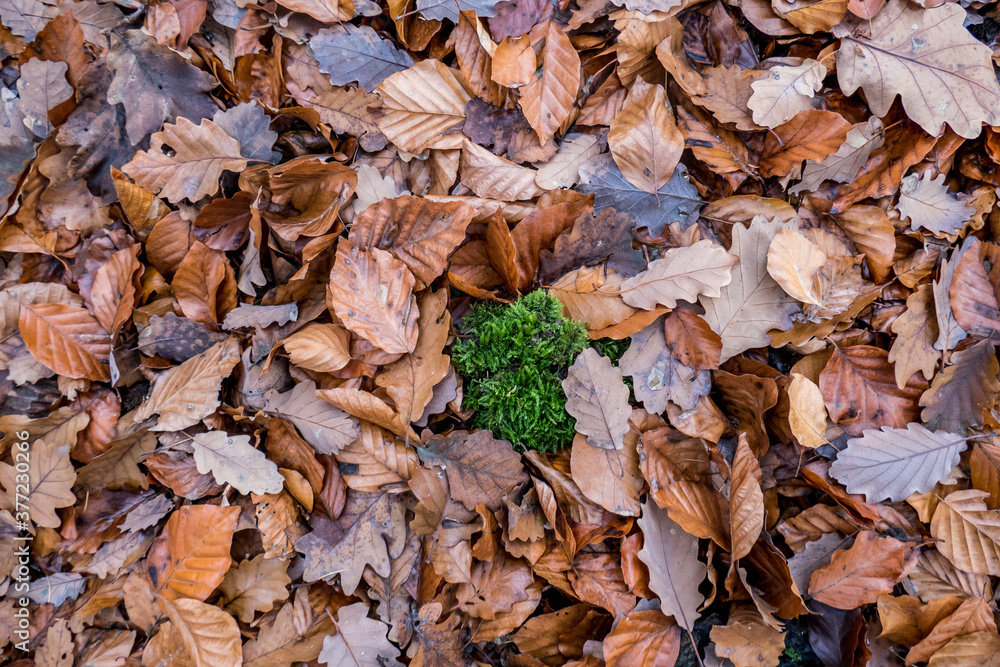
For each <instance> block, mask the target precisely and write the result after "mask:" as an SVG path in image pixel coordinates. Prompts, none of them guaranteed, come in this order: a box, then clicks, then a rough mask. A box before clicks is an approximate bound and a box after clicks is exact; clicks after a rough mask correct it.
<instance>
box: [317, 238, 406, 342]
mask: <svg viewBox="0 0 1000 667" xmlns="http://www.w3.org/2000/svg"><path fill="white" fill-rule="evenodd" d="M415 282H416V279H415V278H414V277H413V274H412V273H411V272H410V270H409V269H408V268H406V265H404V264H403V263H402V262H401V261H399V260H398V259H396V258H395V257H393V256H392V255H391V254H389V253H388V252H386V251H385V250H380V249H379V248H371V249H369V250H364V249H362V248H359V247H358V246H356V245H355V244H353V243H351V242H350V241H348V240H347V239H340V241H339V242H338V243H337V259H336V261H335V262H334V264H333V270H332V271H331V272H330V287H329V290H330V297H331V299H330V300H331V301H332V305H333V309H334V311H335V312H336V313H337V317H339V318H340V321H341V322H343V323H344V326H346V327H347V328H348V329H350V330H351V331H353V332H354V333H356V334H358V335H359V336H361V337H362V338H364V339H366V340H367V341H368V342H370V343H371V344H372V345H374V346H375V347H378V348H380V349H382V350H384V351H386V352H389V353H406V352H412V351H413V348H414V347H415V346H416V344H417V318H418V317H419V315H420V312H419V309H418V308H417V300H416V297H415V296H414V295H413V288H414V285H415Z"/></svg>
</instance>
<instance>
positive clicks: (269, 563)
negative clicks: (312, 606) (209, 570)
mask: <svg viewBox="0 0 1000 667" xmlns="http://www.w3.org/2000/svg"><path fill="white" fill-rule="evenodd" d="M287 569H288V561H285V560H281V559H278V558H264V554H259V555H257V556H255V557H254V558H251V559H247V560H245V561H243V562H242V563H240V564H239V565H237V566H236V567H234V568H232V569H230V570H229V571H228V572H226V577H225V579H223V580H222V583H221V584H219V592H221V593H222V603H223V605H224V606H225V608H226V609H228V610H229V611H230V612H232V613H234V614H235V615H236V617H237V618H238V619H240V620H241V621H243V622H244V623H252V622H253V619H254V614H255V613H256V612H258V611H264V612H266V611H270V610H271V609H272V608H273V607H274V603H275V602H278V601H280V600H286V599H288V590H287V589H286V586H288V584H290V583H292V580H291V579H290V578H289V577H288V574H287V573H286V570H287Z"/></svg>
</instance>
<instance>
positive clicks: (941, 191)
mask: <svg viewBox="0 0 1000 667" xmlns="http://www.w3.org/2000/svg"><path fill="white" fill-rule="evenodd" d="M896 210H897V211H899V216H900V217H901V218H903V219H904V220H906V219H909V221H910V229H912V230H914V231H916V230H918V229H926V230H927V231H929V232H930V233H931V234H934V236H939V237H942V236H949V235H954V234H957V233H958V232H960V231H961V230H962V227H964V226H965V223H966V221H968V220H969V219H970V218H971V217H972V214H973V213H975V209H974V208H973V207H971V206H969V205H968V204H966V203H964V202H963V201H962V200H961V199H960V198H956V197H954V196H953V195H952V194H951V193H950V192H948V188H947V186H946V185H945V183H944V174H939V175H938V176H937V178H931V175H930V174H929V173H925V174H924V176H923V178H921V177H920V175H919V174H911V175H910V176H907V177H906V178H904V179H903V180H902V181H901V182H900V184H899V202H898V203H897V204H896Z"/></svg>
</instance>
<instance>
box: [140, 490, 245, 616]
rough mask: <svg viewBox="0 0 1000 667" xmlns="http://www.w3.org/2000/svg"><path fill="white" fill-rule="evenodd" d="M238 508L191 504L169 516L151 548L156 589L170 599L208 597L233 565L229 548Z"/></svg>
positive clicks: (149, 560) (151, 575)
mask: <svg viewBox="0 0 1000 667" xmlns="http://www.w3.org/2000/svg"><path fill="white" fill-rule="evenodd" d="M239 516H240V510H239V508H238V507H217V506H215V505H189V506H187V507H181V508H180V509H178V510H176V511H175V512H174V513H173V514H171V515H170V519H169V520H168V521H167V525H166V526H165V527H164V528H163V532H162V533H161V534H160V536H159V537H158V538H156V540H155V541H154V542H153V546H152V547H150V549H149V557H148V558H147V564H146V571H147V573H148V575H149V580H150V582H152V584H153V591H154V592H156V593H159V594H160V595H162V596H163V597H165V598H167V599H168V600H177V599H178V598H191V599H194V600H205V599H206V598H208V596H209V595H211V594H212V591H214V590H215V588H216V586H218V585H219V584H221V583H222V580H223V579H224V578H225V576H226V572H227V571H228V570H229V566H230V565H232V562H233V561H232V558H230V556H229V547H230V546H231V544H232V541H233V533H234V532H235V531H236V522H237V520H238V519H239Z"/></svg>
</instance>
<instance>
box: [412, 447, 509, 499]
mask: <svg viewBox="0 0 1000 667" xmlns="http://www.w3.org/2000/svg"><path fill="white" fill-rule="evenodd" d="M417 451H418V452H419V454H420V460H421V461H423V462H424V463H425V464H427V465H433V466H438V467H440V468H442V469H443V470H444V472H445V474H446V475H447V476H448V483H449V486H450V488H451V492H452V495H453V496H454V497H455V499H456V500H458V501H459V502H461V503H462V504H463V505H465V506H466V508H468V509H470V510H471V509H475V507H476V505H479V504H480V503H482V504H484V505H486V506H487V507H489V508H491V509H497V508H499V507H500V506H501V503H502V501H503V499H504V498H505V497H506V496H507V495H508V494H510V493H511V491H512V490H513V489H514V487H516V486H517V485H518V484H521V483H523V482H526V481H528V475H527V474H526V473H525V472H524V468H523V467H522V466H521V460H520V456H518V454H517V453H516V452H515V451H514V449H513V447H511V445H510V443H509V442H507V441H506V440H497V439H496V438H494V437H493V435H492V434H491V433H490V432H489V431H475V432H473V433H468V432H465V431H453V432H451V433H449V434H448V435H447V436H440V435H433V436H431V437H430V438H429V439H428V440H427V442H426V443H425V444H424V445H422V446H419V447H417Z"/></svg>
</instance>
